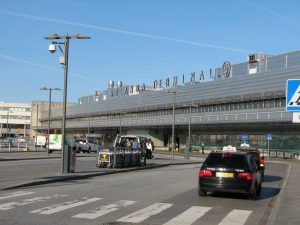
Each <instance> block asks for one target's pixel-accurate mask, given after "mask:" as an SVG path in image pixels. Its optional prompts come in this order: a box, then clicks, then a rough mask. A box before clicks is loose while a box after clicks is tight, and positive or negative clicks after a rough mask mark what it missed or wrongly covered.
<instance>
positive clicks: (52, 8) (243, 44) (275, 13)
mask: <svg viewBox="0 0 300 225" xmlns="http://www.w3.org/2000/svg"><path fill="white" fill-rule="evenodd" d="M299 9H300V1H298V0H285V1H279V0H277V1H276V0H264V1H259V0H227V1H225V0H224V1H222V0H206V1H204V0H180V1H179V0H64V1H61V0H60V1H58V0H51V1H50V0H43V1H41V0H26V1H24V0H4V1H2V2H1V6H0V27H1V35H0V68H1V70H0V73H1V76H0V78H1V88H0V101H6V102H18V103H31V101H32V100H45V101H48V92H46V91H40V90H39V88H40V87H42V86H48V87H58V88H63V68H62V66H61V65H60V64H59V56H60V53H59V52H56V53H55V54H50V53H49V52H48V44H49V41H48V40H45V39H43V37H45V36H47V35H49V34H51V33H57V34H61V35H63V34H66V33H69V34H74V33H82V34H85V35H89V36H90V37H91V38H92V39H90V40H71V41H70V52H69V82H68V101H69V102H77V99H78V97H79V96H81V95H83V94H85V93H94V92H95V91H96V90H104V89H106V88H107V82H108V80H114V81H118V80H122V81H123V83H124V84H142V83H145V84H147V85H152V84H153V81H154V80H156V79H161V78H163V79H165V78H167V77H171V76H175V75H181V74H183V73H184V74H190V73H191V72H194V71H195V72H196V74H199V73H200V72H201V70H204V72H205V73H206V75H208V71H209V68H211V67H212V68H216V67H220V66H221V65H222V63H223V62H224V61H225V60H229V61H230V62H231V63H232V64H234V63H239V62H243V61H245V60H246V58H247V55H248V54H249V53H256V52H260V53H266V54H274V55H275V54H281V53H284V52H289V51H295V50H299V49H300V13H299ZM52 100H53V101H62V91H60V92H55V93H53V98H52Z"/></svg>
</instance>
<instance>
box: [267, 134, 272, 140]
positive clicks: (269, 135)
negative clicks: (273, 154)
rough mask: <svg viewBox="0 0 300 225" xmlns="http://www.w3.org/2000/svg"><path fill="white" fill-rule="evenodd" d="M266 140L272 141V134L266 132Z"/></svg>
mask: <svg viewBox="0 0 300 225" xmlns="http://www.w3.org/2000/svg"><path fill="white" fill-rule="evenodd" d="M267 141H272V134H271V133H268V134H267Z"/></svg>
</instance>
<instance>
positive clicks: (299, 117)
mask: <svg viewBox="0 0 300 225" xmlns="http://www.w3.org/2000/svg"><path fill="white" fill-rule="evenodd" d="M293 123H300V112H293Z"/></svg>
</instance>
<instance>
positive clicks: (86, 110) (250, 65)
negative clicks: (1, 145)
mask: <svg viewBox="0 0 300 225" xmlns="http://www.w3.org/2000/svg"><path fill="white" fill-rule="evenodd" d="M299 78H300V51H294V52H289V53H286V54H281V55H276V56H269V55H264V54H253V55H249V57H248V60H247V61H246V62H243V63H240V64H234V65H232V64H231V63H230V62H229V61H226V62H224V63H223V65H221V66H220V68H216V69H211V70H210V71H209V73H208V74H204V72H203V71H200V72H197V73H191V74H188V75H181V76H172V77H169V78H163V79H161V80H156V81H153V84H150V85H148V86H147V85H145V84H137V85H129V86H125V85H123V83H122V82H120V81H119V82H112V81H110V82H109V85H108V89H107V90H104V91H96V92H95V94H93V95H90V96H82V97H80V98H79V100H78V104H77V105H74V106H71V107H68V108H67V122H66V129H67V133H68V134H73V135H75V134H87V133H93V134H94V135H95V136H96V137H98V138H99V139H101V140H102V141H103V144H110V142H111V141H112V140H113V139H114V137H115V136H116V134H117V133H120V132H121V133H122V134H137V135H143V136H147V137H149V138H150V137H151V138H152V139H153V140H154V142H155V146H156V147H161V148H168V147H169V146H170V143H171V141H170V140H171V136H172V125H173V123H174V125H175V139H176V143H177V144H178V145H179V146H180V147H181V148H185V146H186V143H187V141H188V136H189V131H190V136H191V145H192V147H194V148H196V147H197V146H198V147H199V146H200V145H201V144H202V143H203V144H205V148H206V149H220V148H221V147H222V146H224V145H228V144H231V145H235V146H236V145H240V144H241V142H242V141H247V142H248V143H250V145H254V146H256V147H258V148H259V149H267V145H268V140H269V146H270V149H271V150H272V149H273V150H278V149H280V150H286V151H291V150H292V151H298V152H300V126H299V124H298V123H295V122H297V121H294V122H293V112H290V111H286V85H287V80H288V79H299ZM114 83H116V85H115V84H114ZM173 107H174V109H175V111H174V112H175V113H174V115H173ZM44 115H47V113H45V114H44ZM174 117H175V119H174ZM40 121H41V123H42V124H41V125H42V127H44V129H47V126H48V117H46V116H45V117H43V118H41V119H40ZM61 124H62V109H55V110H53V111H52V115H51V129H60V128H61ZM267 137H268V138H267Z"/></svg>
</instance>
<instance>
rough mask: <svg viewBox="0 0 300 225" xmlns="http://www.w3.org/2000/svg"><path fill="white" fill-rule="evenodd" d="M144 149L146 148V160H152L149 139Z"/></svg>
mask: <svg viewBox="0 0 300 225" xmlns="http://www.w3.org/2000/svg"><path fill="white" fill-rule="evenodd" d="M146 148H147V159H151V158H152V144H151V139H149V140H148V141H147V143H146Z"/></svg>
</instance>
